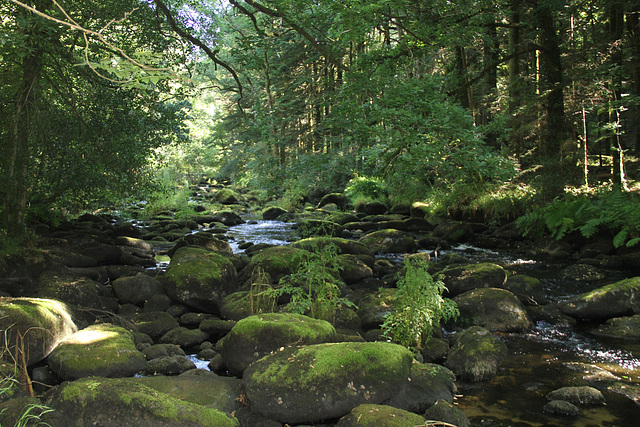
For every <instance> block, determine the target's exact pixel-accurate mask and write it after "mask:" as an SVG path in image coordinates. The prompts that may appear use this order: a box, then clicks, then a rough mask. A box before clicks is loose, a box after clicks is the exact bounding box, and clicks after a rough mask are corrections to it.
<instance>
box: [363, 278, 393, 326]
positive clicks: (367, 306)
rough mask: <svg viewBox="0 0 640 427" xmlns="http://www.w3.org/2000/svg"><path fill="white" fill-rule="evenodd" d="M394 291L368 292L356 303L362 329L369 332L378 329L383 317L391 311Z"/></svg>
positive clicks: (387, 289)
mask: <svg viewBox="0 0 640 427" xmlns="http://www.w3.org/2000/svg"><path fill="white" fill-rule="evenodd" d="M395 293H396V290H395V289H391V288H380V289H378V290H377V291H376V292H369V293H367V295H365V296H364V297H363V298H361V299H360V301H358V303H357V305H358V316H360V321H361V323H362V329H364V330H365V331H366V330H369V329H374V328H378V327H380V325H382V322H384V319H385V317H386V316H387V315H388V314H389V313H391V311H392V310H393V298H394V295H395Z"/></svg>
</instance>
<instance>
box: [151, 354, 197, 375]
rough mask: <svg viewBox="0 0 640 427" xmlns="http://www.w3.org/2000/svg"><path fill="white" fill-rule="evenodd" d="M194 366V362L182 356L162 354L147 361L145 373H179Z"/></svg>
mask: <svg viewBox="0 0 640 427" xmlns="http://www.w3.org/2000/svg"><path fill="white" fill-rule="evenodd" d="M195 368H196V365H195V363H193V362H192V361H191V360H189V359H187V358H186V357H184V356H178V355H175V356H162V357H157V358H155V359H151V360H150V361H149V363H148V364H147V373H149V374H151V375H180V374H182V373H184V372H187V371H190V370H191V369H195Z"/></svg>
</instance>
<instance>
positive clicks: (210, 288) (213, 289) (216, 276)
mask: <svg viewBox="0 0 640 427" xmlns="http://www.w3.org/2000/svg"><path fill="white" fill-rule="evenodd" d="M165 280H166V289H167V294H168V295H169V296H170V297H171V298H173V299H174V300H176V301H178V302H180V303H182V304H185V305H188V306H191V307H193V308H196V309H198V310H200V311H203V312H206V313H218V312H219V310H220V303H221V302H222V300H223V299H224V297H225V296H227V295H228V294H230V293H231V292H234V291H236V290H237V287H238V276H237V272H236V269H235V267H234V266H233V263H232V262H231V261H229V259H228V258H227V257H225V256H223V255H221V254H219V253H217V252H215V251H209V250H206V249H202V248H194V247H184V248H181V249H179V250H178V251H177V252H176V253H175V254H174V256H173V258H172V259H171V262H170V263H169V266H168V267H167V273H166V274H165Z"/></svg>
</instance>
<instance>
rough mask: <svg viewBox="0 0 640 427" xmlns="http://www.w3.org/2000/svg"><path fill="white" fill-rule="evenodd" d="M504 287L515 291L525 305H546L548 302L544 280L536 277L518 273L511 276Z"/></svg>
mask: <svg viewBox="0 0 640 427" xmlns="http://www.w3.org/2000/svg"><path fill="white" fill-rule="evenodd" d="M502 288H504V289H506V290H508V291H510V292H513V293H514V294H515V296H517V297H518V299H519V300H520V302H522V303H523V304H525V305H544V304H547V302H548V300H547V296H546V295H545V292H544V288H543V287H542V282H541V281H540V280H538V279H536V278H535V277H531V276H526V275H524V274H516V275H513V276H510V277H509V278H508V279H507V282H506V283H505V284H504V285H503V286H502Z"/></svg>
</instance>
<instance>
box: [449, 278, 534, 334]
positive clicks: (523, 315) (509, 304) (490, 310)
mask: <svg viewBox="0 0 640 427" xmlns="http://www.w3.org/2000/svg"><path fill="white" fill-rule="evenodd" d="M453 301H454V302H455V303H456V305H457V306H458V310H460V317H459V322H460V323H462V324H466V325H476V326H482V327H483V328H486V329H488V330H489V331H492V332H521V331H524V330H527V329H530V328H531V327H532V323H531V320H529V316H528V315H527V312H526V310H525V309H524V306H523V305H522V303H521V302H520V301H519V300H518V298H516V296H515V295H513V294H512V293H511V292H509V291H507V290H505V289H497V288H482V289H473V290H470V291H467V292H465V293H463V294H460V295H458V296H457V297H455V298H454V299H453Z"/></svg>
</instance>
